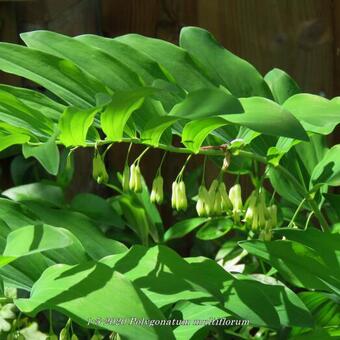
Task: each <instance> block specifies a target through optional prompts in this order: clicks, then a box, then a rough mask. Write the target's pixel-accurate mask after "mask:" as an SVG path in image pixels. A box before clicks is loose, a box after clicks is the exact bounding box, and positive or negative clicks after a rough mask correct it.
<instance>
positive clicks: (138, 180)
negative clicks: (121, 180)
mask: <svg viewBox="0 0 340 340" xmlns="http://www.w3.org/2000/svg"><path fill="white" fill-rule="evenodd" d="M129 188H130V190H132V191H134V192H141V191H142V175H141V173H140V168H139V165H135V164H132V165H131V166H130V180H129Z"/></svg>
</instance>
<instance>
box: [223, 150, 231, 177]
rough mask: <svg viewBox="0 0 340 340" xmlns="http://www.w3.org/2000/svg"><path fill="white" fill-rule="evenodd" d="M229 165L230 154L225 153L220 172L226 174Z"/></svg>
mask: <svg viewBox="0 0 340 340" xmlns="http://www.w3.org/2000/svg"><path fill="white" fill-rule="evenodd" d="M229 165H230V153H229V152H227V153H226V155H225V157H224V159H223V165H222V171H223V172H226V171H227V170H228V168H229Z"/></svg>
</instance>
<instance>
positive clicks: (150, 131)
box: [141, 116, 178, 147]
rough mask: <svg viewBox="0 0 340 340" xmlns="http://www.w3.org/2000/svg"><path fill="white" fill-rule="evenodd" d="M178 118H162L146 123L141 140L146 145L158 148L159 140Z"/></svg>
mask: <svg viewBox="0 0 340 340" xmlns="http://www.w3.org/2000/svg"><path fill="white" fill-rule="evenodd" d="M177 120H178V118H176V117H172V116H160V117H155V118H153V119H151V120H150V121H149V122H147V123H146V125H145V127H144V129H143V130H142V133H141V139H142V141H143V142H144V143H146V144H150V145H152V146H156V147H157V146H158V143H159V140H160V139H161V137H162V134H163V133H164V131H165V130H166V129H167V128H169V127H170V126H171V125H173V124H174V123H175V122H176V121H177Z"/></svg>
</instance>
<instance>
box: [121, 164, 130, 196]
mask: <svg viewBox="0 0 340 340" xmlns="http://www.w3.org/2000/svg"><path fill="white" fill-rule="evenodd" d="M129 180H130V169H129V167H128V166H127V165H125V166H124V171H123V178H122V187H123V191H124V192H127V191H129Z"/></svg>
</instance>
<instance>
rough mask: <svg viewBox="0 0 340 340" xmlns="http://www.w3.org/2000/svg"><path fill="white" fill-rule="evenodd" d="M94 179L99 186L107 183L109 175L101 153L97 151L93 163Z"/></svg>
mask: <svg viewBox="0 0 340 340" xmlns="http://www.w3.org/2000/svg"><path fill="white" fill-rule="evenodd" d="M92 177H93V179H94V180H96V181H97V183H98V184H101V183H107V181H108V180H109V175H108V173H107V171H106V168H105V164H104V160H103V158H102V156H101V155H100V153H99V152H97V151H96V153H95V155H94V157H93V162H92Z"/></svg>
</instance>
